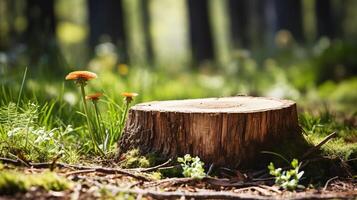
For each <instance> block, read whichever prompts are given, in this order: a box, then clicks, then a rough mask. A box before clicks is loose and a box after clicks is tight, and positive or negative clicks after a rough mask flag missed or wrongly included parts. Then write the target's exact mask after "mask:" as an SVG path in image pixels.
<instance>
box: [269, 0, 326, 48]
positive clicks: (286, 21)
mask: <svg viewBox="0 0 357 200" xmlns="http://www.w3.org/2000/svg"><path fill="white" fill-rule="evenodd" d="M275 1H276V4H275V5H276V13H277V22H278V29H279V30H281V29H286V30H289V31H290V32H291V34H292V35H293V36H294V38H295V39H296V40H297V41H302V40H303V31H302V30H303V29H302V2H301V0H289V1H286V0H275ZM323 1H325V0H323Z"/></svg>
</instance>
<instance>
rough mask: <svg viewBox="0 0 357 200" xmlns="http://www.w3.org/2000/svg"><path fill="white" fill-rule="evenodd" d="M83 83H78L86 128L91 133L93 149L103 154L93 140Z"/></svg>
mask: <svg viewBox="0 0 357 200" xmlns="http://www.w3.org/2000/svg"><path fill="white" fill-rule="evenodd" d="M84 85H85V84H84V83H82V82H81V83H80V88H81V93H82V100H83V106H84V113H85V114H86V118H87V124H88V130H89V134H90V135H91V138H92V143H93V146H94V149H98V150H99V152H100V153H101V154H102V155H105V154H104V152H103V150H102V149H101V148H99V146H98V144H97V142H96V141H95V139H94V134H93V130H92V126H91V123H90V120H89V115H88V114H89V112H88V107H87V102H86V92H85V90H84Z"/></svg>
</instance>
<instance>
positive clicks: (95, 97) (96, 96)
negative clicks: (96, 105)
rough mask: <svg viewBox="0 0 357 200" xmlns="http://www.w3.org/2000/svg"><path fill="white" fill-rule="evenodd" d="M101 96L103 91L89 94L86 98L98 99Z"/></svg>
mask: <svg viewBox="0 0 357 200" xmlns="http://www.w3.org/2000/svg"><path fill="white" fill-rule="evenodd" d="M101 96H103V94H102V93H94V94H89V95H87V96H86V100H92V101H98V100H99V97H101Z"/></svg>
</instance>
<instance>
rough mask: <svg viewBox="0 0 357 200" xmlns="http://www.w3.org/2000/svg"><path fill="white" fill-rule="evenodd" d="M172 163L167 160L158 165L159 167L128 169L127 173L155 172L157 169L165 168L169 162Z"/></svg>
mask: <svg viewBox="0 0 357 200" xmlns="http://www.w3.org/2000/svg"><path fill="white" fill-rule="evenodd" d="M171 161H172V159H171V158H170V159H168V160H167V161H166V162H164V163H162V164H160V165H156V166H154V167H149V168H134V169H128V171H137V172H152V171H155V170H157V169H160V168H162V167H165V166H166V165H168V164H169V163H170V162H171Z"/></svg>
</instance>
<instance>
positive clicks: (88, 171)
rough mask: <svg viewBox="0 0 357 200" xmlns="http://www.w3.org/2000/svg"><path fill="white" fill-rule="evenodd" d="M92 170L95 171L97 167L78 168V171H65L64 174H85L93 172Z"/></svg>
mask: <svg viewBox="0 0 357 200" xmlns="http://www.w3.org/2000/svg"><path fill="white" fill-rule="evenodd" d="M91 172H95V169H82V170H76V171H71V172H67V173H65V174H64V175H65V176H71V175H76V174H85V173H91Z"/></svg>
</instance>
